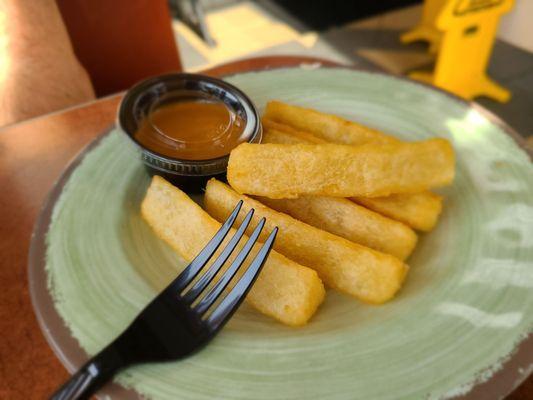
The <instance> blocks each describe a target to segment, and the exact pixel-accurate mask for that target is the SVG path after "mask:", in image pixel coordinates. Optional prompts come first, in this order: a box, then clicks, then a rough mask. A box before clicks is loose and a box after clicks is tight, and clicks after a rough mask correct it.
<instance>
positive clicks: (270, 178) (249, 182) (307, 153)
mask: <svg viewBox="0 0 533 400" xmlns="http://www.w3.org/2000/svg"><path fill="white" fill-rule="evenodd" d="M454 162H455V161H454V154H453V150H452V147H451V145H450V144H449V142H448V141H446V140H444V139H430V140H426V141H424V142H417V143H394V144H386V145H385V144H365V145H361V146H347V145H339V144H317V145H310V144H292V145H290V144H250V143H243V144H241V145H239V146H238V147H236V148H235V149H234V150H233V151H232V152H231V154H230V157H229V163H228V181H229V183H230V184H231V186H232V187H233V188H235V190H237V191H238V192H239V193H246V194H252V195H257V196H265V197H269V198H273V199H280V198H296V197H298V196H300V195H306V194H308V195H324V196H334V197H355V196H362V197H379V196H388V195H390V194H392V193H416V192H421V191H423V190H426V189H428V188H431V187H438V186H443V185H446V184H449V183H451V182H452V180H453V177H454V170H455V168H454Z"/></svg>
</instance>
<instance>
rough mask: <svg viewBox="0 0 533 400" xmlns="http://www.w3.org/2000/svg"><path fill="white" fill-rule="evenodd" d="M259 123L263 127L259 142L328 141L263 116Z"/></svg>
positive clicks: (312, 142) (315, 142)
mask: <svg viewBox="0 0 533 400" xmlns="http://www.w3.org/2000/svg"><path fill="white" fill-rule="evenodd" d="M261 123H262V125H263V129H264V132H263V139H262V141H261V143H283V144H298V143H309V144H321V143H328V142H327V140H324V139H320V138H319V137H318V136H315V135H313V134H311V133H308V132H303V131H299V130H296V129H294V128H292V127H290V126H288V125H285V124H281V123H278V122H275V121H272V120H270V119H266V118H263V119H262V121H261ZM265 135H266V136H265Z"/></svg>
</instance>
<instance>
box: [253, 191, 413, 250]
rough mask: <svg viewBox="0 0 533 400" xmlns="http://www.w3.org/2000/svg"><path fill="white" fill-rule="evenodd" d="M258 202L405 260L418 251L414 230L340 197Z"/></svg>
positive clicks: (265, 199) (262, 198)
mask: <svg viewBox="0 0 533 400" xmlns="http://www.w3.org/2000/svg"><path fill="white" fill-rule="evenodd" d="M258 200H259V201H260V202H262V203H263V204H265V205H267V206H268V207H270V208H272V209H274V210H276V211H280V212H283V213H286V214H289V215H290V216H292V217H294V218H296V219H299V220H300V221H303V222H305V223H307V224H309V225H313V226H315V227H317V228H319V229H322V230H325V231H328V232H331V233H333V234H334V235H337V236H341V237H343V238H345V239H348V240H351V241H352V242H355V243H359V244H362V245H363V246H367V247H370V248H372V249H374V250H378V251H381V252H383V253H387V254H391V255H393V256H395V257H397V258H399V259H400V260H405V259H406V258H407V257H409V255H410V254H411V252H412V251H413V249H414V248H415V245H416V241H417V237H416V233H415V232H413V230H412V229H411V228H409V227H408V226H406V225H404V224H403V223H401V222H398V221H394V220H392V219H390V218H387V217H384V216H382V215H380V214H378V213H376V212H374V211H370V210H368V209H366V208H365V207H361V206H358V205H357V204H355V203H353V202H351V201H350V200H347V199H343V198H340V197H325V196H302V197H299V198H297V199H277V200H274V199H269V198H267V197H259V198H258Z"/></svg>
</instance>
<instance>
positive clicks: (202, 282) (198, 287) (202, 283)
mask: <svg viewBox="0 0 533 400" xmlns="http://www.w3.org/2000/svg"><path fill="white" fill-rule="evenodd" d="M253 215H254V209H253V208H252V209H251V210H250V211H248V214H246V217H245V218H244V220H243V221H242V224H241V226H240V227H239V229H238V230H237V232H235V235H233V237H232V238H231V240H230V241H229V243H228V244H227V245H226V247H225V248H224V250H222V253H220V255H219V256H218V257H217V258H216V260H215V262H214V263H213V265H211V266H210V267H209V269H208V270H207V272H206V273H205V274H203V275H202V277H201V278H200V279H199V280H198V282H196V283H195V284H194V286H193V287H192V288H191V289H190V290H189V291H187V293H185V295H184V296H183V300H185V301H186V302H187V303H192V302H193V301H194V300H195V299H196V298H197V297H198V296H199V295H200V293H202V291H203V290H204V289H205V288H206V287H207V285H209V283H211V281H212V280H213V278H214V277H215V275H216V274H217V272H218V271H219V270H220V268H221V267H222V266H223V265H224V263H225V262H226V261H227V260H228V257H229V256H230V255H231V253H233V250H235V247H237V244H238V243H239V241H240V240H241V238H242V236H243V235H244V232H245V231H246V229H247V228H248V225H250V221H251V220H252V216H253Z"/></svg>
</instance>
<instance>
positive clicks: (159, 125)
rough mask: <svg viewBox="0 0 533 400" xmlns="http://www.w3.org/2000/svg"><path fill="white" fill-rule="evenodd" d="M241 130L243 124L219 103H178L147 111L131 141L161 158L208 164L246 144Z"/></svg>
mask: <svg viewBox="0 0 533 400" xmlns="http://www.w3.org/2000/svg"><path fill="white" fill-rule="evenodd" d="M244 126H245V121H243V119H242V118H241V117H240V116H238V115H236V114H235V113H234V112H233V111H231V110H230V109H229V108H228V107H227V106H226V105H225V104H224V103H222V102H211V101H181V102H176V103H170V104H165V105H162V106H160V107H157V108H156V109H154V110H153V111H151V113H150V114H149V115H147V116H146V117H145V118H144V120H143V121H141V123H140V124H139V128H138V130H137V132H135V134H134V137H135V139H136V140H137V141H138V142H139V143H140V144H141V145H143V146H144V147H146V148H147V149H149V150H152V151H154V152H156V153H159V154H161V155H163V156H167V157H172V158H177V159H184V160H209V159H213V158H218V157H222V156H225V155H227V154H229V152H230V151H231V150H232V149H234V148H235V147H236V146H237V145H239V144H240V143H242V142H244V141H246V138H245V137H243V131H244Z"/></svg>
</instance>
